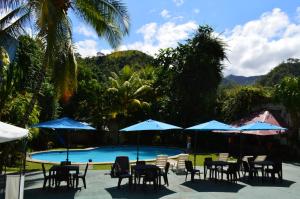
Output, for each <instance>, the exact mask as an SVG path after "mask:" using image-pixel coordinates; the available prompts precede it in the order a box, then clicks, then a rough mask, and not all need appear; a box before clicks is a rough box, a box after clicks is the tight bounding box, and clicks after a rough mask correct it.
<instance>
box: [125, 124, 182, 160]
mask: <svg viewBox="0 0 300 199" xmlns="http://www.w3.org/2000/svg"><path fill="white" fill-rule="evenodd" d="M172 129H173V130H175V129H182V128H181V127H178V126H174V125H171V124H167V123H163V122H159V121H156V120H152V119H149V120H146V121H144V122H140V123H137V124H134V125H132V126H129V127H126V128H123V129H121V130H119V131H121V132H131V131H165V130H172ZM139 137H140V136H139V134H138V144H137V153H136V159H137V161H138V160H139Z"/></svg>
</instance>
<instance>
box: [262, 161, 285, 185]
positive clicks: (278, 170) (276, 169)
mask: <svg viewBox="0 0 300 199" xmlns="http://www.w3.org/2000/svg"><path fill="white" fill-rule="evenodd" d="M265 174H266V176H269V174H270V175H271V178H272V180H273V182H275V174H277V175H278V178H279V179H280V181H281V182H282V162H281V161H278V160H276V161H274V164H273V168H270V169H269V168H268V169H265Z"/></svg>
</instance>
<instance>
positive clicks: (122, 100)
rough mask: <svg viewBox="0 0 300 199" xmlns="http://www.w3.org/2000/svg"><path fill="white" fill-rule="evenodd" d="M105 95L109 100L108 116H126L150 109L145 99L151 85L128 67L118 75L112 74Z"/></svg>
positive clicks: (148, 94) (147, 96)
mask: <svg viewBox="0 0 300 199" xmlns="http://www.w3.org/2000/svg"><path fill="white" fill-rule="evenodd" d="M109 82H110V86H109V87H108V89H107V94H108V96H109V97H110V99H111V106H110V107H111V110H110V115H111V117H112V118H116V117H117V116H118V115H123V116H128V115H129V114H130V112H135V111H139V110H145V109H147V108H149V107H150V103H149V102H148V100H147V99H149V98H150V92H151V91H152V88H151V85H150V84H149V82H148V83H147V82H146V80H143V79H141V78H140V77H139V74H138V73H137V72H134V71H133V70H132V69H131V68H130V66H128V65H127V66H125V67H124V68H123V69H122V70H121V71H120V72H119V74H117V73H115V72H112V73H111V76H110V77H109Z"/></svg>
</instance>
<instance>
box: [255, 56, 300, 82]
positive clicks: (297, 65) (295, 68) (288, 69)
mask: <svg viewBox="0 0 300 199" xmlns="http://www.w3.org/2000/svg"><path fill="white" fill-rule="evenodd" d="M286 76H294V77H299V76H300V60H299V59H288V60H287V61H286V62H283V63H281V64H279V65H278V66H276V67H275V68H273V69H272V70H271V71H270V72H269V73H268V74H266V75H265V76H264V77H262V78H261V80H260V81H259V82H258V83H259V84H261V85H263V86H273V85H275V84H277V83H279V82H280V80H281V79H282V78H284V77H286Z"/></svg>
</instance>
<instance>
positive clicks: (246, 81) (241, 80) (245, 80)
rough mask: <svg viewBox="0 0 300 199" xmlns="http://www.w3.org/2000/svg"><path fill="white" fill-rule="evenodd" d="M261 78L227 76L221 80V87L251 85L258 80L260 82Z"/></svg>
mask: <svg viewBox="0 0 300 199" xmlns="http://www.w3.org/2000/svg"><path fill="white" fill-rule="evenodd" d="M261 78H262V76H249V77H245V76H238V75H228V76H227V77H225V78H224V79H223V80H222V83H221V84H222V85H223V86H235V85H253V84H255V83H256V82H257V81H258V80H260V79H261Z"/></svg>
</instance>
